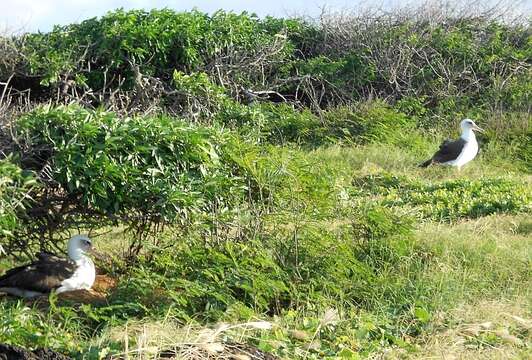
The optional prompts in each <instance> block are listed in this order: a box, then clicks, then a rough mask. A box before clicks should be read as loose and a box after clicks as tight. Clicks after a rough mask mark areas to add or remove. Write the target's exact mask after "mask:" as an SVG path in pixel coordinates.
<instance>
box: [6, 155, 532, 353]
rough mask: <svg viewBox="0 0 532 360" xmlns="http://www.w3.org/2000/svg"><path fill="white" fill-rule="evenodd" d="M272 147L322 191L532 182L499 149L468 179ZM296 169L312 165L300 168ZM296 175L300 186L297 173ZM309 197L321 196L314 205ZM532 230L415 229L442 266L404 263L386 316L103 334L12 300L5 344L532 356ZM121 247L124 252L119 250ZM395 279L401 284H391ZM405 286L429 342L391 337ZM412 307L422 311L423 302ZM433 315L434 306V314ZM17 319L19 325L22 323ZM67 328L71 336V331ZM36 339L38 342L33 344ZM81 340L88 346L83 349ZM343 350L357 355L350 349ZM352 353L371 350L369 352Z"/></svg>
mask: <svg viewBox="0 0 532 360" xmlns="http://www.w3.org/2000/svg"><path fill="white" fill-rule="evenodd" d="M270 152H273V153H275V156H276V157H277V159H278V160H277V166H278V169H279V168H283V169H285V170H286V171H287V172H288V173H290V172H294V173H295V172H299V173H301V172H308V173H309V174H311V178H313V179H314V180H309V181H310V185H308V184H307V185H305V186H316V185H317V184H318V183H317V182H316V181H317V180H315V179H318V178H327V183H328V184H334V186H333V187H334V188H335V189H337V188H343V187H348V186H350V183H351V179H352V178H353V176H361V175H365V174H372V173H378V172H382V171H387V172H390V173H392V174H396V175H406V176H408V177H410V178H413V179H420V180H427V179H428V180H429V181H442V180H446V179H473V178H478V177H482V176H497V177H503V178H507V179H512V180H515V181H518V182H524V183H525V184H530V175H529V174H525V173H521V172H519V171H518V170H515V169H513V166H512V165H511V163H510V162H507V163H505V165H506V166H507V169H510V170H505V167H501V166H500V164H499V163H497V164H496V165H495V166H494V165H493V164H491V163H490V159H489V156H488V155H487V154H484V155H481V156H480V158H479V159H477V160H476V161H474V162H473V163H471V164H470V165H469V166H467V167H466V168H464V169H463V170H462V171H461V172H457V171H456V170H454V169H448V168H441V167H440V168H429V169H419V168H417V167H416V166H415V165H416V164H417V163H419V160H420V159H421V156H420V155H419V154H413V153H411V152H408V151H406V152H405V151H402V150H401V149H400V148H396V147H393V146H391V145H379V144H373V145H367V146H344V147H342V146H328V147H322V148H318V149H316V150H312V151H308V152H307V151H302V150H296V149H290V148H273V149H270ZM294 162H296V163H300V162H301V163H304V164H305V165H304V166H301V167H296V168H295V169H294V168H293V165H294ZM302 169H303V170H302ZM300 175H301V174H299V175H298V176H299V177H301V176H300ZM293 178H294V179H296V180H294V181H296V182H298V180H297V178H298V177H297V176H294V177H293ZM299 185H301V184H292V186H290V185H289V186H288V190H289V191H290V192H294V193H297V189H298V186H299ZM315 196H323V194H321V195H320V194H317V195H315ZM331 196H333V195H331ZM286 197H287V198H289V196H288V195H286ZM301 200H302V199H301V198H299V197H298V195H293V196H292V198H291V199H290V200H289V201H287V205H288V206H290V204H292V205H293V204H294V203H297V202H298V201H301ZM306 201H308V202H311V201H313V200H312V198H310V199H303V202H306ZM363 201H366V200H363ZM333 202H334V201H333ZM348 206H349V205H348ZM329 210H330V209H329ZM344 216H345V215H343V212H342V211H339V212H338V214H337V215H336V216H333V218H332V219H331V217H330V216H329V217H327V218H326V220H324V221H322V222H320V220H319V219H317V220H315V223H316V224H318V225H319V226H320V227H325V228H326V229H325V230H326V231H331V232H334V231H336V229H337V228H342V227H343V225H344V224H345V222H346V221H348V219H347V220H346V218H345V217H344ZM313 221H314V220H313ZM531 226H532V224H531V222H530V217H529V216H527V215H519V214H518V215H505V214H501V215H490V216H487V217H481V218H478V219H470V220H467V219H461V220H457V221H454V222H452V223H448V222H440V221H431V220H430V219H424V220H421V219H419V220H418V221H416V222H415V230H414V238H415V243H416V244H418V245H419V246H421V247H422V248H423V249H424V251H425V252H426V253H427V254H428V255H427V256H429V257H430V258H431V261H430V265H429V266H418V265H419V264H414V265H413V266H406V267H405V268H402V265H401V263H400V265H399V267H398V268H391V269H389V270H388V271H389V274H388V275H386V276H384V277H383V279H384V283H380V284H376V286H379V287H381V288H382V290H379V291H377V292H376V293H375V294H377V295H376V296H382V298H380V299H379V298H376V299H375V301H376V302H377V303H379V301H382V302H383V307H382V309H381V308H379V307H378V306H373V307H370V308H365V309H358V310H357V309H356V308H353V307H352V306H348V305H346V304H345V303H343V302H342V301H343V300H338V302H337V303H336V304H333V308H336V310H337V311H338V312H339V315H338V318H337V316H336V315H335V314H333V316H332V320H331V319H329V320H330V322H329V320H327V319H324V315H323V314H324V312H325V313H326V310H327V308H326V307H323V306H322V307H320V306H316V307H313V306H312V304H311V303H310V304H308V303H307V306H306V307H305V308H304V309H303V308H302V310H301V311H292V310H290V311H287V312H284V313H281V314H280V315H279V316H275V317H273V318H272V317H268V316H266V315H264V314H262V315H261V314H254V313H249V312H245V311H241V312H239V310H238V308H236V310H235V309H233V310H231V311H232V312H233V314H231V311H229V312H228V314H227V315H226V316H225V318H223V319H221V320H224V321H227V322H235V323H240V324H241V325H239V326H236V327H235V328H234V329H231V330H227V331H221V332H220V333H219V334H215V335H213V334H212V330H208V329H207V328H204V326H206V324H204V323H202V321H199V322H198V321H191V322H190V324H188V325H185V324H183V320H182V319H179V320H178V319H174V318H173V316H172V315H171V312H170V310H168V312H167V313H166V314H165V313H152V314H151V315H150V316H147V317H144V318H132V319H130V320H128V321H127V322H125V323H124V322H113V321H109V322H108V324H109V325H107V326H104V328H103V330H102V332H97V333H92V332H91V331H88V330H87V329H84V328H83V326H82V325H77V326H73V325H67V324H66V322H65V320H67V319H68V318H69V316H73V317H76V316H77V315H75V314H70V315H69V312H68V310H65V309H64V308H63V309H55V310H53V311H52V312H51V313H48V315H45V316H44V317H43V316H40V315H37V311H36V310H32V309H31V308H26V307H24V306H23V305H22V303H20V302H15V301H3V302H1V303H0V306H1V307H2V312H1V315H0V320H1V321H0V328H2V327H3V329H4V333H3V334H0V342H1V341H8V342H13V343H24V342H26V343H28V341H29V343H33V344H38V345H44V346H52V347H57V348H60V349H61V348H63V349H68V350H69V351H71V352H72V351H73V352H75V351H76V349H79V351H81V352H83V353H85V354H86V355H85V356H89V355H87V354H93V355H92V356H93V357H95V358H96V357H98V356H102V355H104V354H105V353H106V352H115V353H116V352H123V351H128V349H129V350H131V351H132V353H131V355H138V356H139V357H141V356H148V357H149V356H153V354H155V353H156V350H157V349H164V348H167V347H168V346H170V347H172V346H178V347H180V349H181V350H182V351H183V357H184V358H187V357H188V358H194V357H193V356H192V355H190V354H196V355H198V354H201V353H202V352H201V350H198V349H200V348H202V349H203V351H205V350H209V349H210V350H213V349H212V348H211V347H216V345H212V344H211V345H197V344H196V343H198V342H203V341H204V339H205V333H206V332H207V333H209V334H211V335H213V337H212V339H211V340H213V341H214V343H217V342H218V341H220V340H222V339H225V338H226V337H228V338H232V339H236V340H245V341H248V342H253V343H255V344H258V345H259V346H260V347H261V348H263V349H267V350H270V351H272V352H275V353H277V354H279V355H281V356H283V357H284V358H287V359H288V358H316V359H317V358H325V357H327V356H330V358H334V356H333V354H337V355H341V356H344V357H345V358H353V359H355V358H358V356H362V357H366V356H369V357H379V356H381V355H383V356H388V357H389V358H397V357H407V358H430V357H433V358H446V359H447V358H472V357H475V358H501V359H510V358H520V357H521V358H526V356H527V355H530V353H531V343H530V330H529V329H530V324H531V322H530V320H526V319H530V318H532V308H531V306H530V305H531V304H530V302H529V299H530V294H529V288H530V278H531V277H530V275H531V274H530V270H529V268H530V266H529V265H530V261H531V253H530V249H531V248H532V237H531V236H530V233H531ZM277 230H279V229H277ZM119 234H120V233H119V232H118V233H116V232H115V233H111V234H108V235H107V236H105V237H104V238H100V239H98V240H97V246H100V247H101V248H105V249H106V250H108V251H112V250H113V249H115V250H116V249H118V250H116V251H120V250H119V249H120V248H121V247H122V245H120V241H118V242H116V239H117V238H119V237H120V236H118V235H119ZM113 241H115V244H114V246H113V245H110V243H111V244H112V242H113ZM416 261H417V260H416ZM402 262H404V263H405V264H406V263H409V260H408V259H403V261H402ZM386 279H389V280H390V281H394V282H395V283H394V284H387V283H386V281H388V280H386ZM381 281H382V280H381ZM398 284H399V285H398ZM400 284H403V285H404V287H405V288H408V290H405V291H404V292H405V293H406V294H408V297H409V298H411V299H413V301H419V302H420V303H422V304H423V307H424V308H423V310H421V311H422V312H421V313H419V314H417V313H416V317H418V318H421V319H422V321H421V324H420V321H418V322H413V323H412V324H413V325H412V326H418V327H419V331H418V333H417V336H416V335H406V336H403V337H402V339H401V340H395V341H390V340H389V338H387V336H391V335H389V334H387V333H386V332H387V331H388V330H386V329H391V330H389V331H390V334H392V333H394V331H395V329H396V328H402V329H403V328H404V327H405V326H407V327H408V326H410V325H408V324H410V323H409V321H410V320H408V319H403V318H401V317H394V316H391V315H390V311H391V310H390V307H389V305H390V303H391V304H392V310H393V302H394V301H395V300H394V299H396V298H397V299H401V296H403V295H402V294H403V290H401V286H402V285H400ZM396 292H399V293H400V294H396ZM386 297H390V300H389V301H388V300H387V299H386ZM307 301H312V300H310V299H309V300H307ZM384 303H388V305H384ZM412 305H415V304H412ZM427 307H429V308H430V309H429V308H427ZM425 308H427V309H428V310H425ZM412 309H413V310H412V311H417V310H415V309H416V308H415V307H412ZM424 311H427V314H426V316H425V313H424ZM54 312H55V315H54ZM235 312H236V315H235ZM329 315H330V314H329ZM515 316H517V318H516V317H515ZM55 317H57V318H55ZM257 317H259V318H263V319H266V320H269V321H271V322H272V323H273V324H274V329H273V330H256V329H253V327H252V326H251V327H250V326H246V325H242V323H245V321H246V320H253V319H256V318H257ZM326 317H327V316H325V318H326ZM516 319H517V320H516ZM520 319H525V320H524V322H523V321H521V320H520ZM488 322H489V324H488ZM17 323H18V324H19V326H18V327H17V326H14V325H13V324H17ZM320 324H321V325H320ZM405 324H406V325H405ZM479 324H482V325H479ZM320 327H321V328H320ZM209 328H211V327H210V326H209ZM64 330H65V331H66V333H67V336H64V335H62V332H63V331H64ZM381 330H382V332H383V335H382V336H381V337H380V338H379V336H375V335H374V333H375V331H377V332H378V331H381ZM368 333H369V334H373V335H371V336H369V335H367V334H368ZM406 333H408V331H407V332H406ZM415 333H416V332H414V334H415ZM32 334H33V335H32ZM32 337H33V339H34V340H35V339H38V341H33V342H32V340H31V339H32ZM80 338H82V339H84V341H81V342H80V341H79V339H80ZM59 339H60V340H59ZM211 342H212V341H211ZM342 347H345V348H348V349H351V350H344V351H342V350H341V349H342ZM191 349H194V351H192V350H191ZM352 350H360V353H359V354H357V353H355V352H352ZM187 351H188V353H187ZM97 354H99V355H97ZM141 354H144V355H141ZM187 354H188V355H187ZM203 354H204V353H203ZM198 356H200V355H198ZM89 357H91V356H89Z"/></svg>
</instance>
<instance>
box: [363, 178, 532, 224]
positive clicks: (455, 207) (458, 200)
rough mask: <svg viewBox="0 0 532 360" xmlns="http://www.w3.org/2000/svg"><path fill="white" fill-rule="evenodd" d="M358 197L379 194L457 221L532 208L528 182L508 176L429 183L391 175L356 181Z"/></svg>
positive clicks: (433, 216)
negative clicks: (510, 178) (525, 183)
mask: <svg viewBox="0 0 532 360" xmlns="http://www.w3.org/2000/svg"><path fill="white" fill-rule="evenodd" d="M353 186H354V189H353V194H354V195H355V196H372V197H373V196H376V197H377V198H376V199H377V200H378V202H379V203H380V204H382V205H385V206H394V207H395V206H408V207H413V208H414V210H416V212H417V213H418V214H419V215H420V216H422V217H424V218H429V219H434V220H447V221H453V220H457V219H460V218H477V217H481V216H486V215H490V214H495V213H517V212H521V211H530V200H531V197H532V194H531V192H530V189H529V188H527V186H526V185H524V184H520V183H516V182H513V181H510V180H506V179H497V178H495V179H493V178H484V179H479V180H449V181H444V182H441V183H436V184H432V183H428V182H422V181H416V180H411V179H408V178H406V177H399V176H395V175H390V174H377V175H368V176H364V177H360V178H355V179H354V180H353Z"/></svg>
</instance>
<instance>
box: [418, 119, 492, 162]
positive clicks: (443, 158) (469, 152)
mask: <svg viewBox="0 0 532 360" xmlns="http://www.w3.org/2000/svg"><path fill="white" fill-rule="evenodd" d="M460 128H461V129H462V135H460V138H459V139H458V140H454V141H453V140H445V141H444V142H443V143H442V144H441V145H440V149H439V150H438V151H437V152H436V153H435V154H434V156H432V158H430V159H429V160H427V161H425V162H424V163H423V164H421V165H420V166H421V167H427V166H429V165H432V164H442V165H449V166H456V167H457V168H458V170H460V168H461V167H462V166H464V165H465V164H467V163H468V162H470V161H471V160H473V159H474V158H475V156H477V153H478V143H477V138H476V137H475V133H474V131H484V130H482V129H481V128H480V127H478V126H477V125H476V124H475V122H474V121H473V120H471V119H464V120H462V122H461V123H460Z"/></svg>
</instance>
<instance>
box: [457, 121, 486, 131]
mask: <svg viewBox="0 0 532 360" xmlns="http://www.w3.org/2000/svg"><path fill="white" fill-rule="evenodd" d="M460 127H461V128H462V133H465V132H467V131H469V130H474V131H481V132H482V131H484V130H483V129H482V128H480V127H479V126H477V124H475V122H474V121H473V120H471V119H464V120H462V122H461V123H460Z"/></svg>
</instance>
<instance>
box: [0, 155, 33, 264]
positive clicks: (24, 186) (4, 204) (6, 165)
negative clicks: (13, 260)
mask: <svg viewBox="0 0 532 360" xmlns="http://www.w3.org/2000/svg"><path fill="white" fill-rule="evenodd" d="M36 187H37V181H36V180H35V178H34V176H33V175H32V173H31V172H30V171H24V170H23V169H21V168H20V167H19V166H17V165H16V164H15V162H14V161H13V159H12V158H6V159H2V160H0V234H1V235H0V237H9V236H12V233H13V230H15V229H16V228H17V227H18V226H19V223H18V221H19V219H18V215H20V214H21V213H22V212H23V211H24V210H25V209H26V208H27V207H28V206H29V205H30V204H31V202H32V199H31V197H30V194H31V191H32V190H34V189H35V188H36ZM1 250H2V248H1V247H0V255H1Z"/></svg>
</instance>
